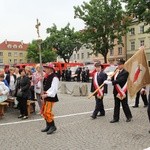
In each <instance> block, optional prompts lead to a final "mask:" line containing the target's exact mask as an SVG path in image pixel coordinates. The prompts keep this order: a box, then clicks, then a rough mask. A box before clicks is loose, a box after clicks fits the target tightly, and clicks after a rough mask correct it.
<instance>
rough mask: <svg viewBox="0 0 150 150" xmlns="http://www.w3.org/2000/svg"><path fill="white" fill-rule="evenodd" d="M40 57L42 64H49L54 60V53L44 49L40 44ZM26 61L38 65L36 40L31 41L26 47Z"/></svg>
mask: <svg viewBox="0 0 150 150" xmlns="http://www.w3.org/2000/svg"><path fill="white" fill-rule="evenodd" d="M41 56H42V62H43V63H46V62H51V61H55V60H56V56H57V55H56V53H55V52H54V51H52V49H44V48H43V47H42V44H41ZM27 60H28V61H30V62H34V63H39V62H40V59H39V45H38V42H37V41H36V40H33V41H32V43H30V44H29V46H28V53H27Z"/></svg>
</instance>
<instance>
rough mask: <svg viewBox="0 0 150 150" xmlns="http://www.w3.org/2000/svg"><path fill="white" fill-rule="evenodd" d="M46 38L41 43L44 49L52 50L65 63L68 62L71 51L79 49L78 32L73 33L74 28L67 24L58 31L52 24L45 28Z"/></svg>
mask: <svg viewBox="0 0 150 150" xmlns="http://www.w3.org/2000/svg"><path fill="white" fill-rule="evenodd" d="M47 33H48V34H49V37H47V38H46V39H45V41H44V43H43V46H44V47H46V48H52V49H53V50H55V51H56V53H57V55H59V56H60V57H61V58H63V59H64V61H65V62H69V61H70V57H71V56H72V54H73V51H74V50H75V49H76V50H77V49H79V48H80V47H81V45H82V44H81V42H80V32H75V30H74V28H70V24H69V23H68V24H67V25H66V26H65V27H64V28H61V29H60V30H58V29H57V26H56V25H55V24H53V26H52V27H51V28H47Z"/></svg>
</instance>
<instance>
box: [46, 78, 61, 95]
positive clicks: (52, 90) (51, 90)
mask: <svg viewBox="0 0 150 150" xmlns="http://www.w3.org/2000/svg"><path fill="white" fill-rule="evenodd" d="M58 85H59V79H58V78H57V77H54V78H53V80H52V84H51V87H50V88H49V89H48V90H47V91H46V94H47V96H48V97H55V95H56V94H57V91H58Z"/></svg>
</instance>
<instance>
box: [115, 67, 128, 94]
mask: <svg viewBox="0 0 150 150" xmlns="http://www.w3.org/2000/svg"><path fill="white" fill-rule="evenodd" d="M128 76H129V73H128V72H127V71H126V70H125V69H123V70H122V71H121V72H119V73H118V75H117V77H116V79H114V77H113V78H112V84H113V85H116V84H118V85H120V87H121V88H123V86H124V85H125V84H126V82H127V79H128ZM126 93H127V92H126ZM113 94H115V95H117V94H118V92H117V90H116V88H115V86H114V90H113Z"/></svg>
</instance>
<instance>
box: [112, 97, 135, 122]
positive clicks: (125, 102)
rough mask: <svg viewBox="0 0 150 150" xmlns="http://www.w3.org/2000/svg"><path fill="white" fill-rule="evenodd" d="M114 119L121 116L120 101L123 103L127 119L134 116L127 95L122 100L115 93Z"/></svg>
mask: <svg viewBox="0 0 150 150" xmlns="http://www.w3.org/2000/svg"><path fill="white" fill-rule="evenodd" d="M114 100H115V103H114V116H113V117H114V120H117V121H118V120H119V117H120V103H121V104H122V109H123V111H124V114H125V116H126V118H127V119H129V118H132V114H131V111H130V108H129V105H128V98H127V96H126V98H124V99H123V100H120V99H119V98H117V97H116V95H114Z"/></svg>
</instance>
